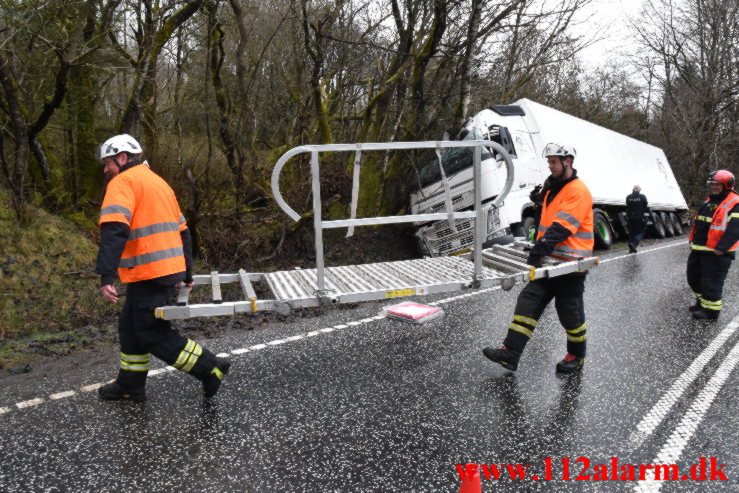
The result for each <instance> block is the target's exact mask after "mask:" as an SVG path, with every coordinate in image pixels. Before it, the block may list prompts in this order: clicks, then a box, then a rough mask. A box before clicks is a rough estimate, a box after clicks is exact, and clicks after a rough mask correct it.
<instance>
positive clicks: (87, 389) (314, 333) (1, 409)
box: [0, 241, 686, 414]
mask: <svg viewBox="0 0 739 493" xmlns="http://www.w3.org/2000/svg"><path fill="white" fill-rule="evenodd" d="M685 243H686V242H685V241H682V242H678V243H673V244H670V245H667V246H662V247H657V248H650V249H648V250H642V251H640V252H638V253H637V254H636V255H640V254H644V253H649V252H654V251H656V250H662V249H664V248H671V247H673V246H677V245H683V244H685ZM632 255H634V254H627V255H621V256H618V257H613V258H609V259H606V260H602V261H601V262H600V263H601V264H602V263H605V262H610V261H611V260H618V259H622V258H627V257H630V256H632ZM498 289H500V286H494V287H491V288H486V289H480V290H477V291H473V292H470V293H464V294H461V295H457V296H453V297H450V298H445V299H441V300H437V301H434V302H431V303H429V305H431V306H436V305H441V304H444V303H449V302H452V301H456V300H460V299H464V298H468V297H472V296H479V295H482V294H485V293H489V292H490V291H494V290H498ZM386 317H387V314H385V313H380V314H378V315H375V316H374V317H369V318H364V319H361V320H357V321H353V322H346V323H345V324H339V325H335V326H334V327H327V328H324V329H319V330H314V331H311V332H308V333H307V334H304V335H300V336H292V337H288V338H286V339H284V340H279V339H278V340H275V341H271V342H268V343H266V344H256V345H254V346H251V347H248V348H240V349H234V350H232V351H231V353H230V354H234V355H239V354H243V353H246V352H249V351H256V350H259V349H264V348H266V347H267V345H268V344H269V345H271V346H275V345H278V344H283V343H285V342H288V341H290V342H291V341H296V340H300V339H303V338H304V336H307V337H315V336H317V335H320V333H322V332H323V333H328V332H333V331H334V330H336V329H345V328H347V327H349V326H357V325H360V324H362V323H367V322H370V321H373V320H382V319H383V318H386ZM217 356H220V357H227V356H229V353H220V354H218V355H217ZM174 370H176V368H174V367H173V366H166V367H163V368H159V369H156V370H151V371H149V376H153V375H158V374H160V373H165V372H170V371H174ZM106 383H107V382H104V383H94V384H92V385H87V386H85V387H81V388H80V389H79V390H80V392H91V391H93V390H96V389H98V388H100V387H102V386H103V385H105V384H106ZM70 392H71V394H70ZM74 394H75V391H73V390H70V391H66V392H59V393H57V394H53V395H54V396H60V395H64V397H68V396H71V395H74ZM49 397H50V398H52V397H51V396H49ZM60 398H61V397H58V398H57V399H60ZM37 401H38V402H37ZM29 402H33V403H34V404H30V405H35V404H38V403H40V402H43V399H42V398H38V399H32V400H30V401H25V403H29ZM25 403H23V402H19V403H16V407H18V408H19V409H22V407H21V406H20V404H25ZM23 407H27V405H26V406H23ZM10 411H11V409H10V408H8V407H0V414H5V413H8V412H10Z"/></svg>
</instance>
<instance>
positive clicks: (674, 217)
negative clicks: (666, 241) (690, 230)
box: [668, 212, 683, 236]
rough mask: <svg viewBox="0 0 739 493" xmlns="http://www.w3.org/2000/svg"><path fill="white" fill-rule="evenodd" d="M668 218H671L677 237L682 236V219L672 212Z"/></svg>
mask: <svg viewBox="0 0 739 493" xmlns="http://www.w3.org/2000/svg"><path fill="white" fill-rule="evenodd" d="M668 216H669V217H670V221H671V222H672V229H673V230H675V236H682V234H683V225H682V224H680V218H679V217H677V214H675V213H674V212H670V213H669V214H668Z"/></svg>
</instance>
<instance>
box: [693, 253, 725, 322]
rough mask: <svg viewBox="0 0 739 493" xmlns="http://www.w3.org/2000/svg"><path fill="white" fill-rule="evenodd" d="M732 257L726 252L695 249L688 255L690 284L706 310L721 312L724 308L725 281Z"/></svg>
mask: <svg viewBox="0 0 739 493" xmlns="http://www.w3.org/2000/svg"><path fill="white" fill-rule="evenodd" d="M731 261H732V258H731V257H730V256H728V255H726V254H724V255H716V254H715V253H713V252H701V251H697V250H693V251H691V252H690V255H689V256H688V268H687V275H688V285H689V286H690V289H692V290H693V293H695V296H696V298H698V301H699V302H700V304H701V306H702V307H703V309H704V310H711V311H714V312H720V311H721V309H722V308H723V301H722V299H721V298H722V296H723V292H724V281H726V275H727V274H728V273H729V267H731Z"/></svg>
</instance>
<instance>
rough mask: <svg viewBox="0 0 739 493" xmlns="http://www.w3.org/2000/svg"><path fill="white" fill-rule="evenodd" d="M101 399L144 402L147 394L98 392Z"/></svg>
mask: <svg viewBox="0 0 739 493" xmlns="http://www.w3.org/2000/svg"><path fill="white" fill-rule="evenodd" d="M98 395H99V396H100V398H101V399H103V400H106V401H131V402H144V401H146V394H108V393H105V392H98Z"/></svg>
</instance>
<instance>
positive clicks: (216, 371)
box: [211, 366, 223, 380]
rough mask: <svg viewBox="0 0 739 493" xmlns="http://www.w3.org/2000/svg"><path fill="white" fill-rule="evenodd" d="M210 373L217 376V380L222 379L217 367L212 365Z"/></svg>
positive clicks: (221, 373)
mask: <svg viewBox="0 0 739 493" xmlns="http://www.w3.org/2000/svg"><path fill="white" fill-rule="evenodd" d="M211 373H212V374H214V375H215V376H217V377H218V379H219V380H222V379H223V372H222V371H221V370H219V369H218V367H217V366H216V367H214V368H213V370H211Z"/></svg>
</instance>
